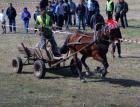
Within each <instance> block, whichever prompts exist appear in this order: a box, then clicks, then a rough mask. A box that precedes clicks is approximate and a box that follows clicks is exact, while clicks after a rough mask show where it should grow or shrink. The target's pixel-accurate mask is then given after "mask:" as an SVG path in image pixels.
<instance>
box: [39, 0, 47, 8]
mask: <svg viewBox="0 0 140 107" xmlns="http://www.w3.org/2000/svg"><path fill="white" fill-rule="evenodd" d="M39 6H40V9H42V8H45V9H46V7H47V6H48V0H41V1H40V3H39Z"/></svg>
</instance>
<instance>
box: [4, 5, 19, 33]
mask: <svg viewBox="0 0 140 107" xmlns="http://www.w3.org/2000/svg"><path fill="white" fill-rule="evenodd" d="M6 15H7V16H8V19H9V29H10V32H12V31H14V32H15V33H16V16H17V12H16V9H15V8H14V7H13V6H12V3H10V6H9V7H8V9H7V11H6Z"/></svg>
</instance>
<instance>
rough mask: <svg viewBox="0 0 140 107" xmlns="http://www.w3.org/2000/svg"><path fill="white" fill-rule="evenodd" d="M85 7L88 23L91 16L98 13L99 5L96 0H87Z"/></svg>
mask: <svg viewBox="0 0 140 107" xmlns="http://www.w3.org/2000/svg"><path fill="white" fill-rule="evenodd" d="M87 7H88V25H90V19H91V16H92V15H94V14H96V13H98V11H99V10H100V9H99V8H100V7H99V3H98V2H97V1H96V0H88V1H87Z"/></svg>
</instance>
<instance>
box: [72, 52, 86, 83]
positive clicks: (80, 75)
mask: <svg viewBox="0 0 140 107" xmlns="http://www.w3.org/2000/svg"><path fill="white" fill-rule="evenodd" d="M74 60H75V62H76V63H78V57H77V54H76V55H74ZM76 70H77V72H78V74H79V78H80V80H81V81H82V82H86V80H85V78H84V77H83V76H82V72H81V71H80V70H79V68H78V67H76Z"/></svg>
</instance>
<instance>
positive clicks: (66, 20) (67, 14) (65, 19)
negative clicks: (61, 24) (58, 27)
mask: <svg viewBox="0 0 140 107" xmlns="http://www.w3.org/2000/svg"><path fill="white" fill-rule="evenodd" d="M64 21H65V27H66V29H69V24H70V22H69V21H70V14H69V13H65V14H64Z"/></svg>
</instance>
